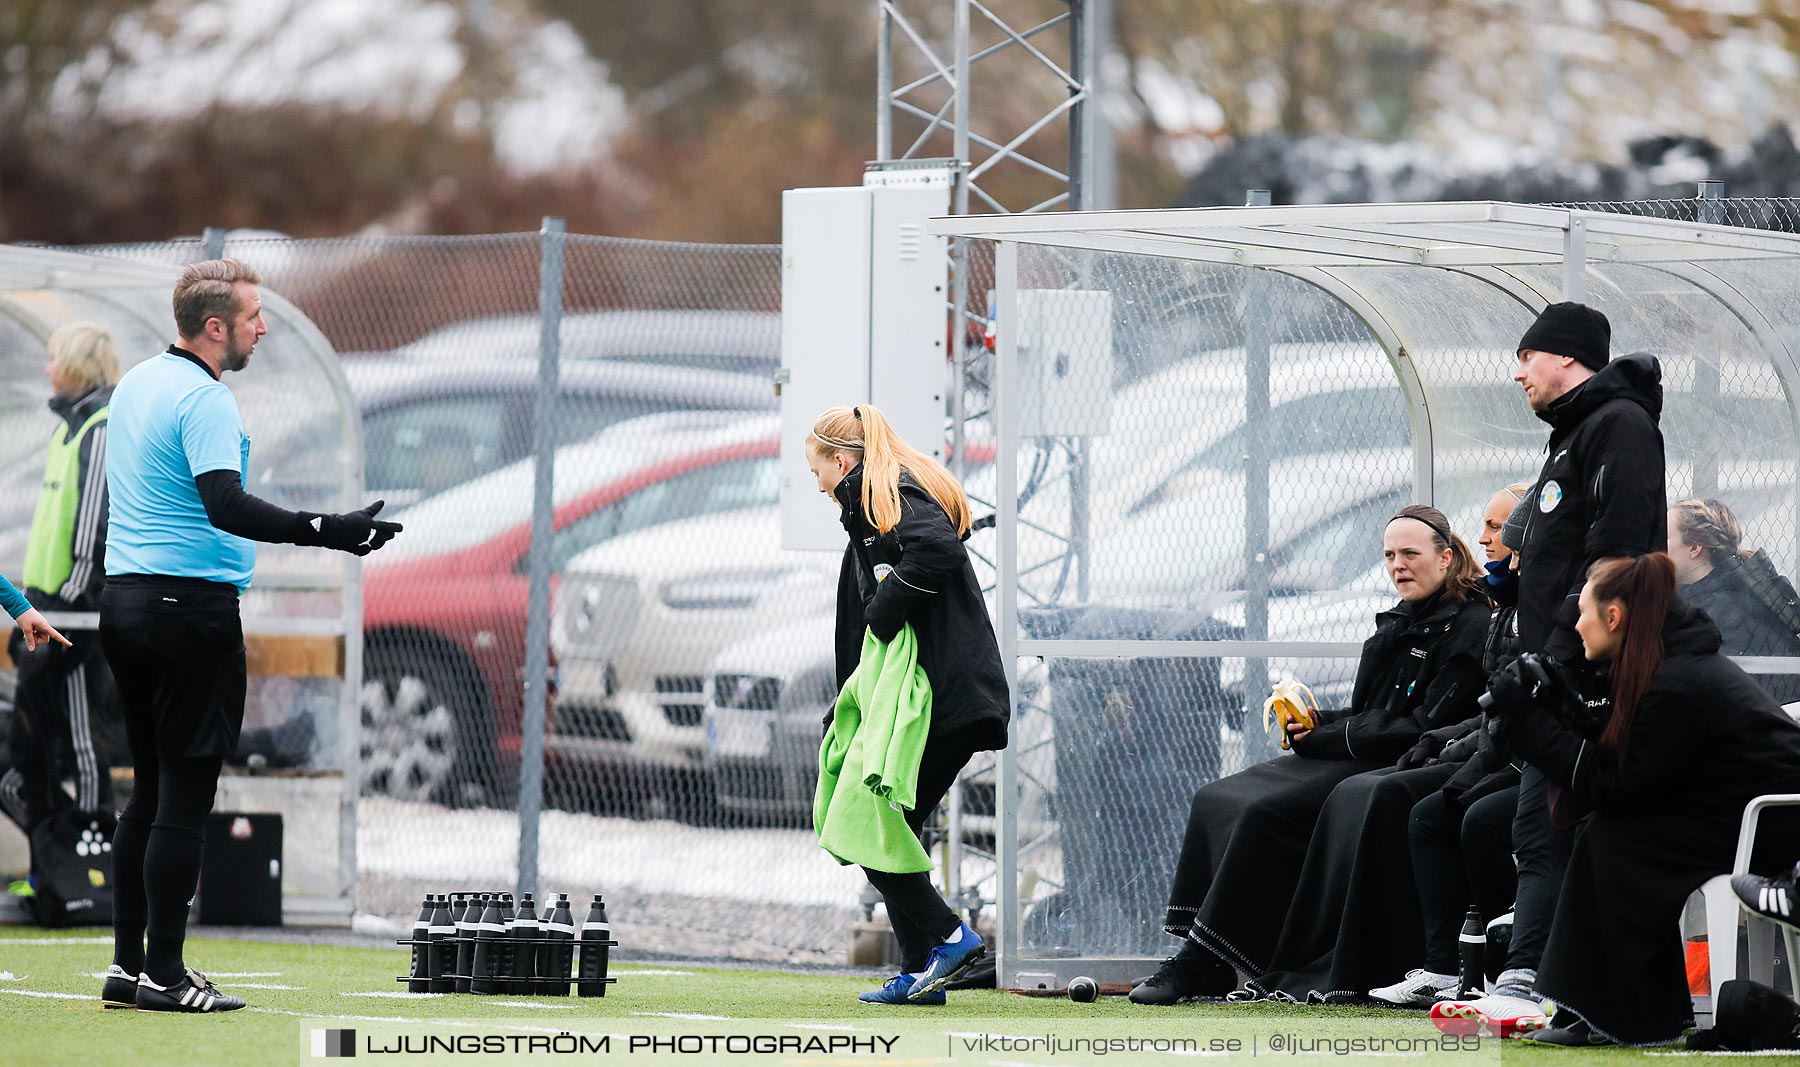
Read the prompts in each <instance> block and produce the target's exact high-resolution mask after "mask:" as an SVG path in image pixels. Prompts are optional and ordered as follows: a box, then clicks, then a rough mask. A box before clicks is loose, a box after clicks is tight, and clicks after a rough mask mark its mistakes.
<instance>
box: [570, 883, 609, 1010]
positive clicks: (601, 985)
mask: <svg viewBox="0 0 1800 1067" xmlns="http://www.w3.org/2000/svg"><path fill="white" fill-rule="evenodd" d="M611 940H612V924H611V923H609V922H607V921H606V901H604V900H602V899H600V894H598V893H595V894H594V903H593V904H592V905H591V906H590V907H589V908H588V913H587V918H586V919H584V920H582V923H581V977H580V978H579V979H578V980H577V982H576V984H575V991H576V992H577V993H578V994H580V995H581V996H584V997H603V996H605V995H606V955H607V951H608V949H610V948H611V947H612V946H610V945H608V944H607V942H608V941H611Z"/></svg>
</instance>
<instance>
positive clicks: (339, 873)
mask: <svg viewBox="0 0 1800 1067" xmlns="http://www.w3.org/2000/svg"><path fill="white" fill-rule="evenodd" d="M179 275H180V270H179V269H177V268H170V267H158V266H150V265H145V264H140V263H134V262H128V261H125V260H117V259H108V258H104V257H100V256H91V255H83V254H80V253H74V252H64V251H58V250H53V249H47V248H22V247H16V246H8V245H0V315H4V316H6V317H8V318H11V319H13V320H15V321H17V322H18V323H20V324H21V325H23V326H24V327H25V328H26V329H27V330H28V331H30V332H31V333H34V334H36V335H38V336H39V337H40V338H44V339H47V338H48V336H49V334H50V333H51V331H52V330H54V329H55V328H56V327H57V326H59V325H61V324H63V323H64V322H68V321H73V320H76V319H82V318H99V319H100V320H101V322H102V325H107V326H109V327H111V328H114V329H118V328H119V327H120V326H121V325H122V324H123V323H125V322H126V321H129V320H134V325H136V326H140V327H142V328H143V329H144V331H145V332H146V333H147V335H148V336H151V337H156V338H160V339H167V338H168V337H170V336H172V333H171V331H172V330H173V327H174V323H173V320H171V319H170V318H169V317H168V315H169V312H168V293H170V292H171V291H172V290H173V287H174V284H175V282H176V280H177V278H178V277H179ZM59 293H79V294H81V295H82V296H83V297H86V298H88V299H89V300H90V301H91V302H93V303H94V304H97V305H99V306H100V307H103V308H104V314H103V315H102V314H100V313H99V312H97V311H96V309H95V308H93V307H88V308H86V309H85V310H81V311H77V310H75V309H73V308H71V307H70V306H69V303H68V301H67V300H66V299H65V298H62V297H59V296H58V294H59ZM262 298H263V307H264V309H265V311H266V312H268V313H269V314H271V316H272V317H275V318H277V319H278V320H279V321H280V322H281V324H282V329H283V330H284V331H292V333H293V334H295V335H296V341H297V343H298V346H299V347H301V348H304V349H305V350H306V351H307V352H309V353H310V354H312V355H313V356H314V357H315V359H316V362H317V366H318V372H319V375H320V377H321V378H322V379H323V381H324V384H326V385H327V386H328V387H329V388H330V389H331V392H332V396H333V397H334V399H335V400H336V402H337V404H338V406H339V408H340V410H341V411H342V412H343V413H344V418H343V419H342V421H341V427H342V437H341V439H340V440H339V441H337V442H335V444H336V445H337V447H338V448H340V449H341V450H342V454H343V455H344V456H346V457H349V458H350V461H349V462H348V463H346V464H345V465H344V466H343V468H342V474H343V480H342V482H341V485H340V486H339V489H338V495H339V498H340V501H341V503H342V504H343V505H344V506H354V502H357V501H360V500H361V498H362V490H363V465H362V457H363V442H362V419H361V416H360V414H359V410H358V408H357V406H356V404H355V402H354V401H353V400H352V399H351V397H350V389H349V385H348V383H347V382H346V381H345V379H344V375H343V371H342V370H341V368H340V367H339V365H338V361H337V357H336V355H335V353H334V352H333V349H332V347H331V344H330V342H329V341H327V340H326V339H325V336H324V334H322V333H320V332H319V330H318V327H316V326H314V325H313V323H312V321H311V320H310V319H308V318H307V317H306V315H305V314H304V313H303V312H302V311H301V310H300V309H299V308H298V307H296V306H295V305H294V304H293V303H291V302H289V301H288V300H287V299H285V298H284V297H282V296H281V295H280V294H279V293H276V292H274V291H272V290H270V289H267V288H264V289H263V290H262ZM254 381H255V376H254V375H252V377H251V379H249V380H248V383H247V385H246V386H245V388H249V389H255V388H256V386H255V384H254ZM253 429H254V428H253ZM34 440H36V438H35V437H34ZM332 446H333V442H330V441H320V442H318V447H319V448H321V449H331V448H332ZM333 562H334V563H336V564H338V565H339V566H340V567H341V577H340V578H335V579H333V585H334V586H335V588H336V589H337V590H338V591H339V592H340V594H341V602H340V605H339V611H338V613H337V614H336V615H335V616H333V617H325V616H307V617H286V616H280V615H273V614H257V613H254V612H252V613H249V614H246V615H245V617H244V620H243V622H244V633H245V635H246V637H247V638H248V640H249V641H250V642H251V643H252V644H256V645H257V646H258V648H261V649H263V650H265V651H268V652H270V654H272V655H274V656H275V657H276V658H277V659H279V660H280V661H281V662H284V663H287V662H293V661H296V660H305V661H314V660H317V659H318V656H316V655H314V649H315V646H316V645H317V643H318V642H320V641H336V642H341V648H342V651H341V659H340V660H339V663H340V665H341V668H342V678H343V683H344V684H342V685H341V686H340V687H339V693H338V702H337V703H338V707H337V714H338V722H337V728H336V733H337V740H338V754H337V759H336V760H335V761H333V764H332V769H334V770H336V771H339V772H340V773H341V774H342V781H343V783H344V789H343V792H342V795H341V797H340V804H339V811H338V819H337V823H338V836H337V844H338V850H337V851H338V855H337V870H336V876H335V880H336V883H337V896H336V897H335V898H331V897H300V898H296V897H294V896H288V897H287V898H286V899H285V901H284V910H285V912H286V916H285V921H286V922H287V923H289V924H298V925H347V924H348V922H349V918H350V914H351V909H352V907H353V905H354V902H355V894H356V804H357V785H358V783H359V782H360V781H361V773H360V768H359V761H360V752H359V749H358V745H357V737H358V731H359V730H360V728H361V721H362V718H361V707H360V704H359V702H358V696H359V691H360V689H361V678H362V600H363V598H362V571H361V567H360V565H359V562H358V561H357V560H356V558H355V557H354V556H350V555H344V556H343V557H342V559H341V560H336V561H333ZM265 588H272V589H274V590H276V591H281V592H301V593H304V592H307V591H308V590H310V589H311V588H312V587H311V586H310V585H308V584H300V585H290V586H272V587H271V586H265ZM47 617H48V618H49V619H50V621H51V622H52V624H54V625H57V626H61V627H70V628H74V629H79V630H93V629H97V628H98V627H99V615H98V613H94V612H51V613H47ZM259 642H260V644H258V643H259ZM302 645H303V646H305V647H304V648H299V647H298V646H302ZM275 646H283V647H284V649H286V650H287V651H282V652H275V651H273V650H274V648H275ZM258 648H253V649H252V671H253V672H254V671H255V670H256V653H257V650H258ZM296 648H298V651H293V649H296ZM290 840H291V839H290Z"/></svg>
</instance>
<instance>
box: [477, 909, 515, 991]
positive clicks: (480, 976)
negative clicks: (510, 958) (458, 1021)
mask: <svg viewBox="0 0 1800 1067" xmlns="http://www.w3.org/2000/svg"><path fill="white" fill-rule="evenodd" d="M505 930H506V928H505V927H504V926H502V925H501V924H500V898H499V897H498V896H492V897H489V898H487V907H485V908H483V909H481V920H480V921H479V922H477V923H476V924H475V958H474V964H475V966H474V969H473V970H471V971H470V972H469V992H471V993H474V994H476V995H477V996H484V997H485V996H491V995H492V994H494V993H498V992H500V987H499V986H498V985H497V984H496V983H495V982H494V975H495V974H496V971H495V969H494V965H495V964H496V963H497V962H499V961H498V959H497V957H498V956H499V955H500V952H499V950H500V948H501V937H502V935H503V934H504V933H505Z"/></svg>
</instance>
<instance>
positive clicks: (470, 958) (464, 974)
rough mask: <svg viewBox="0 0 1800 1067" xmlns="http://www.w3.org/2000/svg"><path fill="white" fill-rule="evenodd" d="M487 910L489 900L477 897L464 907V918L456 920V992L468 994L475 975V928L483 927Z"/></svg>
mask: <svg viewBox="0 0 1800 1067" xmlns="http://www.w3.org/2000/svg"><path fill="white" fill-rule="evenodd" d="M485 910H487V898H486V897H485V896H479V895H478V896H476V897H475V899H473V900H470V901H468V902H467V903H466V904H465V905H464V907H463V914H462V918H460V919H458V920H456V991H457V992H458V993H467V992H468V991H469V983H470V978H471V976H472V975H474V973H475V928H476V927H477V926H479V925H481V913H482V912H483V911H485Z"/></svg>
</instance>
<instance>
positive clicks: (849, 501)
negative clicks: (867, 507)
mask: <svg viewBox="0 0 1800 1067" xmlns="http://www.w3.org/2000/svg"><path fill="white" fill-rule="evenodd" d="M862 482H863V469H862V467H861V466H858V467H857V468H856V469H854V470H852V471H851V472H850V473H849V474H847V475H845V476H844V480H843V481H841V482H839V483H838V487H837V489H836V491H835V492H834V493H833V496H835V497H836V499H837V502H838V504H839V505H840V506H841V507H842V508H843V514H842V516H841V519H842V521H843V524H844V532H845V533H847V534H849V535H850V544H849V545H848V547H846V548H845V550H844V564H843V567H842V568H841V569H840V570H839V571H838V598H837V679H838V688H839V689H842V688H843V687H844V683H845V682H847V681H849V679H850V675H851V674H852V673H853V672H854V671H855V670H856V665H857V662H858V661H859V660H860V659H861V658H862V642H863V630H864V629H865V627H867V626H868V625H869V623H870V622H871V621H876V620H887V621H891V622H892V623H893V629H895V630H896V631H897V630H898V629H899V625H898V623H899V622H900V621H904V622H908V623H911V624H912V628H913V632H914V633H915V634H916V635H917V636H918V639H919V665H920V666H922V667H924V668H925V677H926V679H927V680H929V681H930V682H931V733H930V735H929V736H930V737H931V738H933V739H936V738H940V737H943V736H946V735H948V734H950V733H952V732H955V733H957V734H959V735H960V736H964V737H966V738H968V739H969V740H970V741H971V742H972V747H973V748H974V749H975V750H977V751H982V750H992V749H1002V748H1005V747H1006V724H1007V721H1008V720H1009V719H1010V718H1011V717H1012V699H1011V697H1010V696H1008V694H1007V689H1006V672H1005V671H1004V670H1003V669H1002V668H1001V665H1000V646H999V644H998V643H997V642H996V641H995V640H994V626H993V623H992V622H990V621H989V620H988V614H987V604H986V602H985V601H983V600H982V597H981V583H980V582H979V581H977V580H976V578H975V568H974V567H973V566H972V565H971V564H970V563H969V553H968V551H967V549H965V548H964V547H963V544H962V539H961V538H960V537H958V536H957V533H956V528H955V527H953V526H952V525H951V524H950V516H948V515H946V514H945V513H944V509H943V508H942V507H940V506H938V502H937V501H936V500H934V499H933V498H932V496H931V494H930V493H927V492H926V491H925V490H924V488H923V487H921V486H920V485H919V484H918V483H917V482H915V481H913V479H912V477H911V476H910V475H907V474H905V473H904V472H903V473H902V474H901V475H900V521H899V523H898V524H896V525H895V526H894V528H893V529H891V530H889V531H888V532H887V533H881V532H880V531H878V530H876V529H875V527H874V525H873V524H872V523H870V521H869V519H868V517H867V516H866V515H864V514H863V509H862ZM881 565H885V567H884V569H883V571H882V574H883V577H882V579H881V580H880V581H877V580H876V567H877V566H881ZM886 568H892V570H891V571H890V570H887V569H886ZM876 632H877V633H878V634H879V633H881V630H880V629H879V628H878V629H877V630H876ZM826 722H827V723H829V722H830V717H829V715H828V716H827V718H826ZM965 731H967V733H966V734H965Z"/></svg>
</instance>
